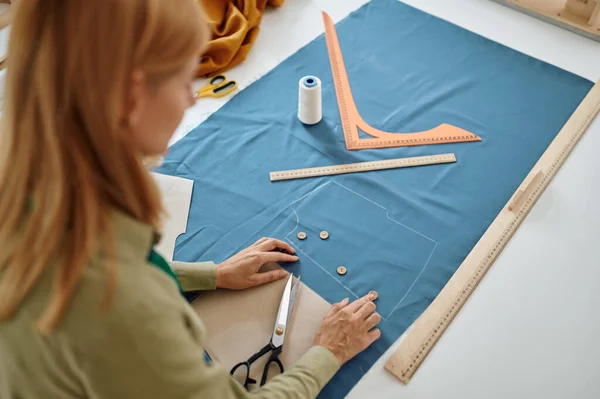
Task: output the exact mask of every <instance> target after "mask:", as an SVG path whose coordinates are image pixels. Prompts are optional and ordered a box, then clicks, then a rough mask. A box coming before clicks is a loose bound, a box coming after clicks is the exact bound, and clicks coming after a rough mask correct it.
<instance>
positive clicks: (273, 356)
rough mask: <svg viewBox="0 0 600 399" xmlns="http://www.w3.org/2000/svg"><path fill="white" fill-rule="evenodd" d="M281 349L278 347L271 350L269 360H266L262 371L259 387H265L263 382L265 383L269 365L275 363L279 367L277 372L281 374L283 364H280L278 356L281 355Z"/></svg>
mask: <svg viewBox="0 0 600 399" xmlns="http://www.w3.org/2000/svg"><path fill="white" fill-rule="evenodd" d="M282 348H283V347H282V346H279V347H277V348H275V349H273V352H272V353H271V356H270V357H269V360H267V364H265V369H264V370H263V374H262V378H261V380H260V386H261V387H262V386H263V385H265V382H267V375H268V374H269V367H270V366H271V363H273V362H275V363H276V364H277V365H278V366H279V371H281V373H283V364H282V363H281V360H279V354H281V350H282Z"/></svg>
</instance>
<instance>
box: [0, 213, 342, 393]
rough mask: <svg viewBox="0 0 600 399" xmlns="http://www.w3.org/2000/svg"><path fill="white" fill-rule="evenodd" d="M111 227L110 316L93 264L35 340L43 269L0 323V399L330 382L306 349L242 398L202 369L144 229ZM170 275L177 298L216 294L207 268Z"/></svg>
mask: <svg viewBox="0 0 600 399" xmlns="http://www.w3.org/2000/svg"><path fill="white" fill-rule="evenodd" d="M111 223H112V226H113V228H114V229H115V232H116V237H117V242H118V247H117V251H118V263H119V264H118V279H117V288H116V294H115V297H114V299H113V302H112V305H111V307H110V309H109V311H108V312H106V313H104V314H102V313H100V312H99V310H98V309H99V305H100V303H101V302H102V300H103V298H104V294H105V284H106V280H107V278H106V273H105V265H106V259H104V258H102V256H101V255H98V256H97V257H95V258H93V259H92V261H91V262H90V264H89V265H88V267H87V269H86V270H85V272H84V274H83V277H82V280H81V282H80V284H79V286H78V287H77V290H76V291H75V294H74V297H73V298H72V300H71V302H70V305H69V308H68V310H67V312H66V314H65V316H64V319H63V320H62V322H61V324H60V325H59V327H58V329H57V330H55V331H54V332H53V333H52V334H50V335H43V334H40V333H39V332H37V331H36V330H35V328H34V323H35V321H36V320H37V319H38V317H39V316H40V314H41V313H42V312H43V311H44V310H45V308H46V305H47V304H48V298H49V295H50V289H51V285H52V275H53V273H54V265H51V267H49V268H48V269H47V270H46V271H45V272H44V274H43V275H42V277H41V279H40V281H39V282H38V283H37V284H36V286H35V287H34V290H33V291H32V292H31V293H30V294H29V295H28V297H27V298H26V300H25V301H24V302H23V304H22V305H21V307H20V308H19V310H18V312H17V314H16V315H15V316H14V317H13V318H12V319H11V320H9V321H8V322H3V323H0V398H2V399H17V398H19V399H23V398H43V399H52V398H60V399H72V398H90V399H91V398H94V399H135V398H144V399H152V398H156V399H167V398H168V399H200V398H211V399H219V398H232V399H239V398H263V399H274V398H292V399H307V398H314V397H316V395H317V393H318V392H319V391H320V390H321V389H322V387H323V386H324V385H325V384H326V383H327V382H328V381H329V380H330V379H331V377H332V376H333V375H334V374H335V373H336V372H337V370H338V368H339V363H338V361H337V360H336V358H335V356H334V355H333V354H332V353H331V352H330V351H329V350H328V349H326V348H324V347H321V346H315V347H313V348H311V349H310V350H309V351H307V353H306V354H305V355H304V356H303V357H302V359H301V360H300V361H299V362H297V363H296V365H295V366H294V367H293V368H291V369H290V370H288V371H286V372H285V373H283V374H281V375H278V376H277V377H275V378H273V379H272V380H271V381H269V382H268V383H267V384H266V385H265V386H264V387H262V388H260V389H257V390H255V391H252V393H248V392H247V391H246V390H245V389H244V388H243V387H242V385H240V384H239V383H238V382H237V381H236V380H234V379H233V378H232V377H231V376H230V375H229V370H225V369H223V368H221V367H219V366H218V364H212V363H211V364H207V363H206V362H205V361H204V348H203V342H204V337H205V330H204V326H203V324H202V322H201V321H200V320H199V319H198V317H197V315H196V314H195V313H194V312H193V310H192V308H191V307H190V306H189V305H188V303H187V302H186V301H185V299H184V298H182V296H181V294H180V292H179V289H178V286H177V284H176V282H175V281H174V280H173V279H172V278H171V277H169V276H168V275H167V273H165V272H164V271H162V270H160V269H158V268H156V267H153V266H152V265H150V264H149V263H148V261H147V258H148V252H149V249H150V248H151V246H152V244H153V242H152V241H153V232H152V230H151V228H150V227H149V226H147V225H144V224H141V223H139V222H137V221H135V220H133V219H131V218H129V217H127V216H125V215H123V214H121V213H117V212H115V213H114V214H113V215H112V216H111ZM4 244H5V243H0V248H2V247H3V245H4ZM172 266H173V268H174V270H175V273H176V275H177V277H178V279H179V281H180V282H181V286H182V288H183V289H184V290H196V289H203V290H207V289H215V287H216V282H215V275H216V266H215V264H214V263H213V262H202V263H182V262H173V263H172ZM2 277H3V275H2V272H0V279H2ZM210 333H211V334H218V333H219V332H218V331H211V332H210Z"/></svg>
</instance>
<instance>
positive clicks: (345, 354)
mask: <svg viewBox="0 0 600 399" xmlns="http://www.w3.org/2000/svg"><path fill="white" fill-rule="evenodd" d="M373 300H374V298H372V297H371V296H370V294H367V295H365V296H364V297H362V298H359V299H357V300H356V301H354V302H352V303H351V304H348V298H346V299H344V300H343V301H341V302H338V303H336V304H334V305H333V306H332V307H331V309H330V310H329V312H328V313H327V315H325V317H324V318H323V322H322V324H321V328H320V329H319V331H317V334H316V335H315V340H314V344H315V345H317V346H324V347H325V348H327V349H329V350H330V351H331V352H332V353H333V354H334V355H335V357H336V358H337V359H338V360H339V361H340V366H342V365H343V364H344V363H346V362H347V361H348V360H350V359H352V358H353V357H354V356H356V355H357V354H358V353H360V352H362V351H363V350H365V349H367V348H368V347H369V345H371V344H372V343H373V342H374V341H375V340H377V339H378V338H379V337H380V336H381V332H380V331H379V329H377V328H373V327H375V326H376V325H377V324H378V323H379V322H380V321H381V316H379V314H378V313H375V308H376V306H375V304H374V303H373Z"/></svg>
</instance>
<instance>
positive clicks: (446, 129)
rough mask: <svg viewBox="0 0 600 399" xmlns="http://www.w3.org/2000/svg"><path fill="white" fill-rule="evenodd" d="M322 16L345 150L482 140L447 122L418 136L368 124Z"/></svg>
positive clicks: (326, 18)
mask: <svg viewBox="0 0 600 399" xmlns="http://www.w3.org/2000/svg"><path fill="white" fill-rule="evenodd" d="M322 15H323V24H324V25H325V40H326V42H327V52H328V53H329V63H330V65H331V73H332V75H333V83H334V86H335V94H336V96H337V101H338V107H339V111H340V117H341V122H342V128H343V130H344V139H345V140H346V148H347V149H348V150H361V149H366V148H387V147H404V146H414V145H426V144H444V143H460V142H468V141H481V137H479V136H477V135H475V134H473V133H471V132H468V131H466V130H464V129H461V128H459V127H456V126H453V125H449V124H447V123H442V124H440V125H439V126H437V127H435V128H433V129H430V130H427V131H423V132H418V133H388V132H384V131H382V130H379V129H375V128H374V127H372V126H370V125H369V124H367V123H366V122H365V121H364V120H363V119H362V117H361V116H360V114H359V113H358V110H357V108H356V104H355V103H354V99H353V98H352V91H351V90H350V82H349V80H348V74H347V73H346V67H345V66H344V59H343V57H342V50H341V49H340V43H339V41H338V37H337V33H336V31H335V24H334V23H333V20H332V19H331V17H330V16H329V15H328V14H327V13H326V12H325V11H322ZM359 128H360V129H361V130H362V131H363V132H365V133H366V134H368V135H369V136H371V138H361V137H360V136H359V134H358V129H359Z"/></svg>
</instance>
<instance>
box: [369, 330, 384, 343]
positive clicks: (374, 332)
mask: <svg viewBox="0 0 600 399" xmlns="http://www.w3.org/2000/svg"><path fill="white" fill-rule="evenodd" d="M379 337H381V331H379V329H378V328H375V329H373V330H371V331H369V332H368V333H367V339H368V341H367V342H368V343H369V345H371V344H372V343H373V342H375V341H376V340H378V339H379Z"/></svg>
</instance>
